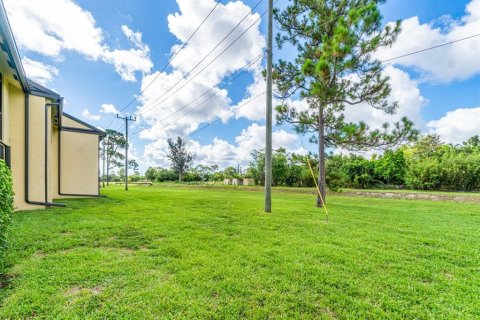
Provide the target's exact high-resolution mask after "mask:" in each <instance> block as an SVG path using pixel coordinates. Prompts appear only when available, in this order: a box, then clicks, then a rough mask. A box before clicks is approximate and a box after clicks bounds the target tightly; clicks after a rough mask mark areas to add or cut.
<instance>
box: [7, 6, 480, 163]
mask: <svg viewBox="0 0 480 320" xmlns="http://www.w3.org/2000/svg"><path fill="white" fill-rule="evenodd" d="M214 2H215V1H214V0H178V2H177V1H175V0H162V1H141V0H137V1H126V0H123V1H118V0H115V1H114V0H102V1H93V0H77V1H76V2H74V1H73V0H48V1H44V2H43V1H42V2H41V4H40V2H38V3H37V2H34V1H28V0H5V5H6V7H7V12H8V13H9V18H10V22H11V24H12V28H13V31H14V34H15V37H16V40H17V43H18V46H19V49H20V52H21V55H22V57H23V59H24V66H25V69H26V71H27V74H28V75H29V76H30V77H32V78H35V79H37V80H38V81H41V82H42V83H44V84H45V85H46V86H48V87H49V88H52V89H54V90H56V91H58V92H59V93H60V94H61V95H62V96H64V97H65V100H66V106H65V111H66V112H68V113H70V114H72V115H74V116H77V117H79V118H81V119H82V120H86V121H88V122H90V123H92V124H93V125H96V126H99V127H101V128H106V127H107V126H108V125H109V124H110V123H111V122H112V119H114V116H115V114H114V110H115V109H116V110H118V109H121V108H123V107H124V106H125V105H126V104H127V103H128V102H130V101H131V99H132V97H133V96H134V95H135V94H138V92H139V91H140V90H141V89H142V87H145V85H147V84H148V83H149V82H150V81H151V80H152V78H153V77H155V76H157V77H158V79H157V80H156V81H155V82H154V85H152V86H151V87H150V88H148V90H147V91H146V94H145V96H144V97H143V98H142V99H143V100H142V99H140V101H138V102H136V103H134V104H132V105H131V106H130V107H129V108H127V109H126V110H125V112H128V113H131V114H133V113H135V112H138V109H137V108H145V110H144V114H142V117H141V119H139V120H140V121H138V122H137V123H136V124H134V126H133V128H132V129H131V132H133V133H134V134H133V135H132V137H131V139H132V143H133V146H134V148H133V151H132V153H133V154H132V156H134V157H136V158H137V159H138V160H139V162H140V163H141V164H142V168H143V169H144V168H146V167H147V166H149V165H166V164H167V163H166V159H165V148H166V138H168V137H172V136H175V135H177V134H179V135H184V136H186V135H188V134H189V133H191V132H193V131H195V130H196V129H198V128H199V127H202V126H203V125H205V124H206V123H209V122H210V121H213V120H215V119H218V115H220V114H225V113H226V112H229V111H230V110H232V108H235V106H238V104H241V103H242V102H243V101H247V100H248V99H249V98H250V97H252V96H255V95H256V94H259V93H261V92H262V90H263V89H262V88H263V87H262V86H263V83H262V80H261V76H260V74H259V71H260V70H261V68H262V66H261V64H260V63H257V64H255V65H254V66H252V68H250V69H249V72H248V73H246V74H244V75H242V76H240V77H239V78H238V79H237V80H236V81H235V82H233V83H232V84H231V85H229V86H228V87H227V88H226V89H227V90H226V91H225V90H224V91H220V92H219V94H218V96H215V97H214V98H212V100H211V101H209V102H208V103H206V104H205V105H202V106H200V107H199V108H198V109H197V110H196V111H195V112H193V113H192V114H191V115H186V116H185V117H182V118H179V119H176V118H177V117H176V116H173V117H170V118H169V119H167V120H165V119H164V118H166V116H167V115H169V114H171V113H172V112H173V111H175V110H176V109H178V108H180V107H181V106H183V105H184V104H185V103H187V102H189V101H191V100H192V98H194V97H196V96H198V95H199V93H202V92H204V91H205V88H208V87H210V86H212V85H213V84H215V83H216V82H218V81H220V80H222V78H225V77H226V76H228V75H230V74H232V72H235V71H238V70H239V68H240V66H242V65H244V64H245V63H246V62H248V61H250V60H252V58H254V57H256V56H257V55H258V54H259V53H261V52H262V50H263V47H264V34H265V33H266V32H265V31H266V25H265V20H266V19H264V18H262V19H261V23H260V24H259V25H258V26H257V25H255V26H254V28H252V29H250V30H249V31H248V32H247V33H246V34H245V36H244V37H243V38H242V39H241V40H240V41H238V43H239V46H238V47H235V48H232V50H230V51H229V52H227V53H226V54H225V55H224V57H223V58H222V59H219V61H217V62H215V63H214V64H213V65H212V67H213V68H209V69H208V70H209V72H205V74H200V75H199V76H198V77H197V78H196V79H195V81H192V83H191V84H189V85H187V86H186V87H185V90H182V91H179V93H178V94H177V95H176V96H175V97H174V98H172V99H170V100H167V101H165V102H164V103H163V104H162V105H160V106H155V107H151V106H150V105H151V102H152V101H154V100H155V98H157V97H158V96H161V95H162V93H164V92H165V90H166V89H167V88H169V87H170V86H171V85H172V84H174V83H175V82H176V81H177V80H178V77H179V76H180V75H181V74H182V72H183V74H185V72H186V71H188V70H189V68H190V67H191V66H192V65H194V64H195V63H196V62H198V61H199V60H200V59H201V57H202V56H203V55H205V54H206V53H207V52H208V51H209V50H210V49H211V48H212V47H213V46H214V45H215V44H216V43H217V42H218V39H221V38H222V37H223V35H225V34H226V32H227V31H226V30H230V29H231V28H233V26H234V25H235V24H236V23H237V22H238V21H239V20H240V19H241V18H243V17H244V16H245V13H248V11H249V8H251V7H253V6H254V5H255V4H256V3H257V2H258V0H254V1H248V0H244V1H243V2H236V3H233V2H231V1H227V0H224V1H222V4H220V5H219V7H218V8H217V9H216V11H215V12H214V14H212V16H211V17H210V18H209V20H207V22H206V23H205V25H204V27H202V29H200V30H199V32H198V34H197V35H196V36H195V37H194V38H193V39H192V45H191V46H189V47H187V48H186V50H184V51H185V53H181V54H179V56H178V59H175V60H174V63H172V66H170V67H168V68H167V69H166V70H165V72H163V73H161V74H160V73H158V72H159V71H160V69H161V68H162V67H163V66H164V65H165V64H166V62H167V61H168V59H169V58H170V56H171V55H170V54H171V50H172V46H175V45H179V44H182V41H184V40H185V38H186V36H187V35H189V34H191V32H192V31H193V30H194V29H195V28H196V27H197V26H198V24H199V22H200V21H201V19H203V17H204V16H205V15H206V13H208V11H209V10H210V9H211V8H212V7H213V5H214ZM285 3H286V1H283V0H281V1H279V3H278V6H280V7H282V6H284V5H285ZM226 4H228V6H227V7H225V5H226ZM266 5H267V1H262V2H261V3H260V4H259V6H258V7H257V8H256V10H255V12H259V13H263V12H264V11H265V10H266ZM36 6H41V7H38V8H36ZM32 7H33V9H32ZM41 8H44V9H45V10H41ZM30 9H32V10H30ZM381 9H382V13H383V15H384V21H385V23H388V22H389V21H393V20H396V19H402V20H403V19H405V21H404V27H403V29H404V31H403V33H402V36H401V37H400V38H399V41H398V43H397V44H396V45H395V46H394V48H392V49H388V50H384V51H383V52H380V53H379V57H380V58H381V59H387V58H390V57H395V56H398V55H401V54H404V53H408V52H411V51H415V50H418V49H423V48H426V47H429V46H433V45H437V44H440V43H444V42H448V41H452V40H456V39H458V38H461V37H464V36H469V35H472V34H474V33H478V32H479V30H480V0H471V1H467V0H465V1H464V0H457V1H438V0H416V1H411V0H408V1H407V0H390V1H387V3H386V4H384V5H382V7H381ZM51 12H57V15H58V16H59V19H58V21H56V22H55V23H53V22H51V20H52V19H51V15H50V13H51ZM47 14H48V16H47ZM256 18H258V15H250V16H248V19H247V20H246V21H245V23H244V24H242V27H241V28H239V30H237V31H238V32H237V33H234V34H233V35H232V37H230V38H228V39H227V41H226V42H225V44H224V45H223V47H225V46H226V44H227V43H229V42H230V41H231V40H233V39H234V37H235V35H238V33H239V32H240V31H241V30H240V29H242V28H243V29H246V27H248V25H250V24H251V23H252V22H254V21H255V19H256ZM31 30H35V31H36V32H30V31H31ZM475 31H476V32H475ZM179 38H181V39H179ZM92 39H94V40H92ZM187 49H188V50H187ZM289 54H290V53H289V52H276V56H277V57H278V56H283V57H288V56H289ZM478 56H480V37H478V38H473V39H470V40H466V41H464V42H462V43H457V44H455V45H452V46H449V47H443V48H439V49H436V50H435V51H430V52H426V53H422V54H419V55H415V56H412V57H409V58H406V59H400V60H397V61H395V63H394V64H389V65H387V67H386V71H385V72H386V73H387V74H388V75H389V76H390V77H391V78H392V87H393V91H394V97H392V99H395V100H397V101H399V102H400V110H399V113H398V115H397V116H396V117H392V118H389V117H387V116H385V115H382V114H379V113H375V112H371V111H370V110H368V109H367V108H364V107H359V108H357V109H355V110H352V112H349V114H348V115H347V118H350V119H352V120H355V121H357V120H365V121H367V122H368V123H369V124H371V125H372V126H375V125H378V124H380V123H382V122H385V121H388V122H392V121H395V120H396V119H398V118H399V117H400V116H403V115H406V116H408V117H410V118H411V119H413V120H414V121H415V122H416V123H417V126H418V127H419V128H420V129H421V130H422V131H424V132H433V133H438V134H440V135H441V136H442V138H443V139H444V140H446V141H449V142H454V143H457V142H460V141H462V140H463V139H464V138H466V137H469V136H471V135H473V134H479V133H480V132H479V131H480V130H479V128H480V125H478V124H476V123H475V122H476V121H473V120H476V119H475V117H476V116H480V62H479V61H478V60H479V59H478V58H477V57H478ZM211 57H212V58H213V57H214V55H212V56H211ZM209 60H210V59H208V60H206V62H208V61H209ZM211 69H212V70H211ZM197 70H198V69H197ZM160 100H162V99H160ZM102 105H103V106H104V107H103V109H102ZM263 105H264V96H261V97H259V98H258V99H257V100H255V101H254V102H253V103H252V104H249V105H248V106H245V107H242V109H241V111H239V112H238V113H233V114H231V115H229V116H226V117H225V121H223V122H222V121H219V123H217V124H214V125H212V126H211V127H209V128H207V129H205V130H203V131H201V132H200V133H199V134H197V135H194V136H191V137H190V140H191V143H192V149H193V150H194V151H195V153H196V154H197V161H198V162H204V163H211V164H213V163H219V164H221V165H228V164H235V163H240V164H243V165H245V164H246V163H248V154H249V152H250V151H251V149H252V148H259V147H261V146H262V145H263V135H264V131H263V117H262V115H263ZM192 106H193V105H192ZM188 109H190V108H188ZM188 109H186V110H188ZM101 110H103V112H101ZM140 110H142V109H140ZM197 111H198V113H197ZM108 112H113V113H108ZM181 114H182V112H179V114H178V115H181ZM111 128H112V129H119V130H123V128H122V123H121V122H120V121H119V120H114V121H113V123H112V125H111ZM141 129H143V130H141ZM275 130H276V133H275V134H274V140H275V141H274V144H276V146H285V147H287V148H288V149H290V150H297V149H298V148H300V144H299V141H298V139H297V137H296V136H295V135H293V134H292V133H291V132H290V130H289V128H288V127H282V128H278V127H277V128H275Z"/></svg>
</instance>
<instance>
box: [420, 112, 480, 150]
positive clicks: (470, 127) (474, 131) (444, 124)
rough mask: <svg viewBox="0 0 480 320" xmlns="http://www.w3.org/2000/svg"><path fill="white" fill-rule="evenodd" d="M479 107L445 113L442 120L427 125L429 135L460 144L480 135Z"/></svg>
mask: <svg viewBox="0 0 480 320" xmlns="http://www.w3.org/2000/svg"><path fill="white" fill-rule="evenodd" d="M479 119H480V107H477V108H464V109H462V108H460V109H456V110H453V111H449V112H447V113H446V114H445V115H444V116H443V117H442V118H440V119H438V120H432V121H430V122H428V123H427V127H428V128H429V129H430V132H431V133H436V134H438V135H440V137H441V138H442V140H444V141H446V142H450V143H461V142H463V141H465V140H467V139H468V138H470V137H472V136H474V135H480V121H479Z"/></svg>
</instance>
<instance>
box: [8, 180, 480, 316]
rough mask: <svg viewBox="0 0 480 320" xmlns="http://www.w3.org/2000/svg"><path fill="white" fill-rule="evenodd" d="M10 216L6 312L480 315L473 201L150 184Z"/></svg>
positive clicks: (479, 242) (477, 212) (477, 213)
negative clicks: (323, 204)
mask: <svg viewBox="0 0 480 320" xmlns="http://www.w3.org/2000/svg"><path fill="white" fill-rule="evenodd" d="M104 193H105V194H106V195H108V198H103V199H81V200H78V199H77V200H67V201H65V202H66V203H67V204H68V207H67V208H59V209H58V208H57V209H51V210H44V211H31V212H19V213H16V214H15V215H14V217H13V229H12V232H13V235H12V238H11V249H10V252H9V254H8V263H9V264H10V268H9V270H8V273H9V276H8V277H7V279H6V283H5V284H4V287H3V288H2V289H1V291H0V292H1V297H0V303H1V310H0V318H2V319H9V318H21V319H24V318H40V319H41V318H58V319H65V318H73V319H75V318H76V319H87V318H88V319H105V318H116V319H122V318H123V319H151V318H159V319H179V318H189V319H193V318H196V319H212V318H219V319H238V318H248V319H266V318H270V319H282V318H283V319H322V318H324V319H329V318H339V319H345V318H349V319H353V318H370V319H373V318H375V319H376V318H384V319H405V318H411V319H413V318H415V319H474V318H480V208H479V206H478V204H473V203H465V204H462V203H446V202H428V201H409V200H387V199H370V198H364V197H359V198H354V197H346V196H330V197H329V199H328V200H329V212H330V223H328V224H326V223H325V219H324V215H323V213H322V211H320V210H319V209H317V208H315V207H313V205H312V204H313V202H314V198H313V196H312V195H308V194H295V193H291V194H290V193H287V192H276V193H274V203H273V205H274V213H273V214H265V213H263V211H262V206H263V195H262V193H261V192H255V191H241V190H228V189H227V190H225V189H218V190H217V189H215V188H208V189H202V188H192V189H189V188H175V187H172V186H163V185H155V186H153V187H132V188H131V190H130V191H128V192H124V191H123V190H122V187H120V186H115V187H109V188H108V189H107V190H106V191H104Z"/></svg>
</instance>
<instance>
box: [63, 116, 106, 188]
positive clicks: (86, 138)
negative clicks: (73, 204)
mask: <svg viewBox="0 0 480 320" xmlns="http://www.w3.org/2000/svg"><path fill="white" fill-rule="evenodd" d="M63 125H65V123H63ZM54 134H55V135H57V134H58V133H57V132H54ZM98 139H99V136H98V135H96V134H87V133H79V132H70V131H62V132H61V157H60V184H61V192H62V193H63V194H82V195H98ZM54 141H57V142H58V140H57V139H54ZM54 146H55V149H56V150H55V151H54V153H55V154H57V155H58V148H57V146H58V143H55V144H54ZM54 174H55V176H56V177H57V176H58V172H57V170H55V173H54ZM57 180H58V179H55V181H57ZM54 184H55V186H56V188H55V189H56V190H55V195H56V196H57V197H61V196H60V195H59V194H58V185H57V183H56V182H55V183H54ZM64 197H69V196H68V195H67V196H64Z"/></svg>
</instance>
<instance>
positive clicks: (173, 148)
mask: <svg viewBox="0 0 480 320" xmlns="http://www.w3.org/2000/svg"><path fill="white" fill-rule="evenodd" d="M168 148H169V153H168V155H167V158H168V159H170V161H171V164H170V166H171V168H172V169H173V171H175V173H176V174H178V181H180V182H181V181H182V179H183V175H184V173H185V172H186V171H187V169H188V168H189V167H190V165H191V164H192V162H193V155H192V154H190V153H189V152H188V150H187V142H186V141H185V140H183V139H182V138H180V137H177V141H174V140H172V139H168Z"/></svg>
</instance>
